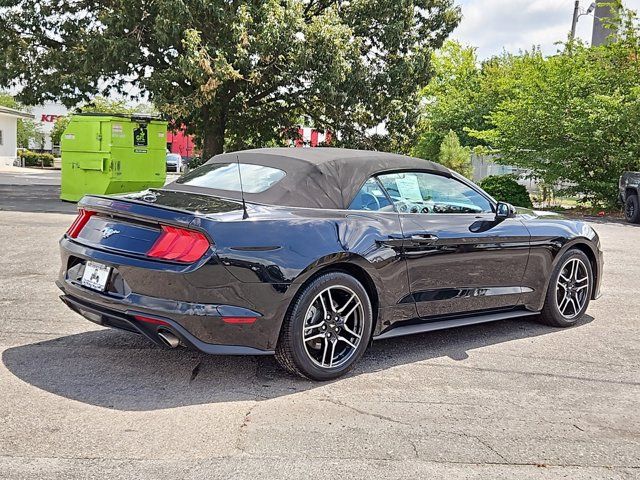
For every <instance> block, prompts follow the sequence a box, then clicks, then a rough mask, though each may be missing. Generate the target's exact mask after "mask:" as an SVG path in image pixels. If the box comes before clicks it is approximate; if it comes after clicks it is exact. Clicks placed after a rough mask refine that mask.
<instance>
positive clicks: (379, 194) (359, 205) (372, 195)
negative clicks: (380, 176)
mask: <svg viewBox="0 0 640 480" xmlns="http://www.w3.org/2000/svg"><path fill="white" fill-rule="evenodd" d="M349 210H370V211H382V212H385V211H387V212H392V211H393V205H392V204H391V203H390V202H389V200H388V199H387V196H386V195H385V194H384V192H383V191H382V188H380V184H379V183H378V181H377V180H376V179H375V178H370V179H369V180H367V181H366V182H365V183H364V185H363V186H362V188H361V189H360V191H359V192H358V193H357V194H356V196H355V197H354V198H353V200H352V201H351V205H349Z"/></svg>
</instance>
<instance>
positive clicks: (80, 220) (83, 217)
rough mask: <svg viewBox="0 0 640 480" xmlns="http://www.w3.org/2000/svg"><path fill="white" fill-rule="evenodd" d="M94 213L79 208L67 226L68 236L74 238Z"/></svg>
mask: <svg viewBox="0 0 640 480" xmlns="http://www.w3.org/2000/svg"><path fill="white" fill-rule="evenodd" d="M95 214H96V212H92V211H90V210H85V209H84V208H81V209H80V210H79V211H78V216H77V217H76V219H75V220H74V221H73V223H72V224H71V226H70V227H69V230H67V235H68V236H70V237H71V238H76V237H77V236H78V235H80V232H81V231H82V229H83V228H84V226H85V225H86V224H87V222H88V221H89V219H90V218H91V217H92V216H94V215H95Z"/></svg>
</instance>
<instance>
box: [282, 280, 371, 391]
mask: <svg viewBox="0 0 640 480" xmlns="http://www.w3.org/2000/svg"><path fill="white" fill-rule="evenodd" d="M372 318H373V314H372V310H371V302H370V300H369V296H368V295H367V292H366V290H365V289H364V287H363V286H362V284H361V283H360V282H359V281H358V280H356V279H355V278H353V277H352V276H351V275H348V274H346V273H343V272H329V273H325V274H323V275H320V276H319V277H318V278H316V279H315V280H313V281H312V282H311V283H310V284H308V285H307V286H305V287H304V288H303V290H302V291H301V292H300V293H298V295H297V297H296V298H295V300H294V301H293V304H292V306H291V308H290V309H289V312H288V314H287V317H286V318H285V320H284V323H283V325H282V331H281V332H280V339H279V341H278V346H277V348H276V359H277V361H278V363H280V365H282V366H283V367H284V368H285V369H287V370H289V371H290V372H291V373H294V374H296V375H300V376H303V377H307V378H310V379H312V380H331V379H334V378H337V377H339V376H341V375H344V374H345V373H346V372H347V371H349V370H350V369H351V368H352V367H353V365H354V364H355V362H356V361H357V360H358V359H359V358H360V357H361V356H362V354H363V353H364V351H365V350H366V348H367V343H368V341H369V338H370V336H371V326H372Z"/></svg>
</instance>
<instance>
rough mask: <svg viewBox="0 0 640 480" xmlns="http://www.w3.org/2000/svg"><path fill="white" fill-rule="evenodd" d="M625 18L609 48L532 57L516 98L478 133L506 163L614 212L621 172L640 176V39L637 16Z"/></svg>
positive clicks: (577, 47)
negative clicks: (639, 133) (639, 81)
mask: <svg viewBox="0 0 640 480" xmlns="http://www.w3.org/2000/svg"><path fill="white" fill-rule="evenodd" d="M625 19H626V20H625V21H624V22H623V29H622V30H621V31H620V33H619V34H618V39H617V41H615V42H612V43H610V44H608V45H605V46H601V47H597V48H588V47H586V46H584V45H582V44H580V43H569V44H568V45H567V46H566V49H565V51H564V52H563V53H561V54H558V55H555V56H552V57H548V58H544V57H542V56H541V55H531V56H530V57H529V59H528V61H527V62H523V63H521V64H520V65H519V68H520V69H521V70H520V81H519V83H518V88H517V89H514V90H513V92H512V95H511V98H509V99H506V100H504V101H502V102H501V103H500V104H499V105H498V106H497V107H496V109H495V110H494V111H492V112H491V113H490V115H489V117H488V120H489V122H490V124H489V125H488V128H486V129H485V130H482V131H479V132H473V133H472V134H473V135H474V136H476V138H479V139H482V140H483V141H485V142H488V143H489V144H490V145H492V146H493V147H494V148H496V149H498V150H499V153H500V158H499V161H500V162H501V163H505V164H510V165H517V166H521V167H524V168H527V169H530V170H532V171H533V173H534V175H535V176H537V177H538V178H540V179H542V180H543V182H544V183H545V184H547V185H560V186H561V187H562V191H563V192H565V193H568V194H573V195H578V196H580V198H581V199H582V200H583V201H591V202H593V203H595V204H605V205H608V206H612V205H614V204H615V202H616V199H617V179H618V177H619V176H620V173H621V172H622V171H624V170H638V169H640V136H639V135H638V125H640V85H639V84H638V78H639V75H640V57H639V55H638V52H640V35H639V34H638V27H637V23H636V22H635V17H634V16H633V14H632V13H629V12H627V13H626V17H625Z"/></svg>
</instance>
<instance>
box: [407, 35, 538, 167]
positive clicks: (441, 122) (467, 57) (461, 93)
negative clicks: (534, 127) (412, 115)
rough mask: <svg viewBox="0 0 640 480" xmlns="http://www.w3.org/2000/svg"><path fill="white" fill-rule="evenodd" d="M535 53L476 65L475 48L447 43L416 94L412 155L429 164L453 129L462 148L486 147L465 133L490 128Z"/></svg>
mask: <svg viewBox="0 0 640 480" xmlns="http://www.w3.org/2000/svg"><path fill="white" fill-rule="evenodd" d="M537 54H538V52H537V51H535V50H534V51H533V52H532V53H525V54H523V55H520V56H516V55H511V54H508V53H504V54H502V55H500V56H496V57H493V58H490V59H488V60H485V61H484V62H480V61H479V60H478V57H477V55H476V51H475V48H473V47H467V46H463V45H462V44H460V43H459V42H456V41H454V40H447V41H446V42H445V43H444V45H443V47H442V48H441V49H440V50H438V51H436V52H434V53H433V57H432V61H431V63H432V66H433V72H434V73H433V76H432V78H431V80H430V81H429V83H428V84H427V86H426V87H424V88H423V89H422V91H421V108H420V122H419V127H418V135H417V141H416V143H415V146H414V148H413V149H412V154H413V155H415V156H417V157H420V158H425V159H427V160H432V159H434V158H437V156H438V152H439V150H440V144H441V143H442V141H443V140H444V138H445V136H446V135H447V134H448V132H449V131H450V130H453V131H454V132H455V133H456V134H457V135H458V138H459V139H460V143H461V144H462V145H464V146H469V147H476V146H487V143H486V142H485V141H484V140H483V139H481V138H477V137H475V136H472V135H470V134H469V131H471V130H484V129H485V128H488V127H489V124H488V123H487V118H488V115H489V114H490V113H491V112H492V111H493V110H494V109H495V108H496V107H497V106H498V105H499V104H500V102H501V101H503V100H504V99H506V98H509V97H510V96H511V93H512V92H513V91H514V90H515V89H516V88H517V87H518V83H519V81H520V75H521V70H522V69H521V68H520V65H521V64H523V63H527V62H528V61H529V57H530V56H531V55H537Z"/></svg>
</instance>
